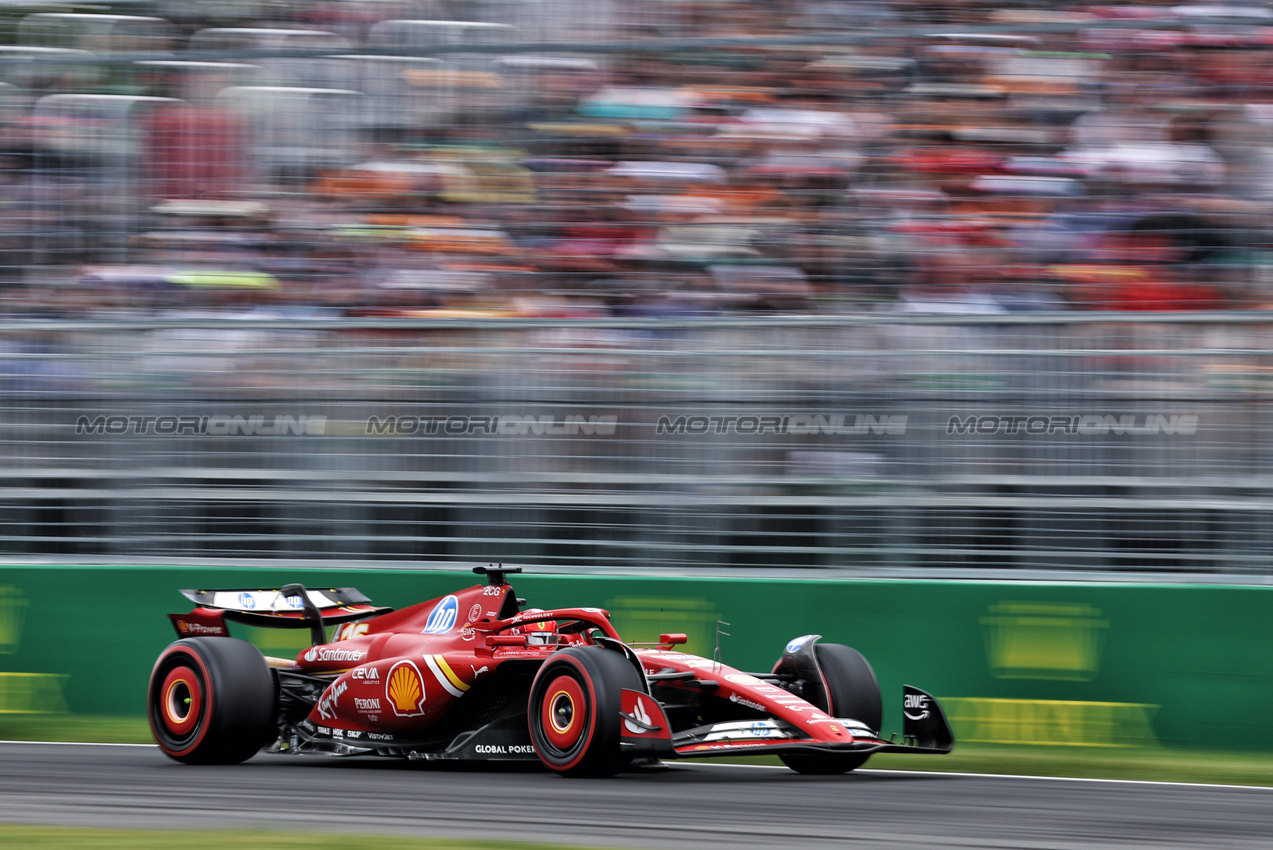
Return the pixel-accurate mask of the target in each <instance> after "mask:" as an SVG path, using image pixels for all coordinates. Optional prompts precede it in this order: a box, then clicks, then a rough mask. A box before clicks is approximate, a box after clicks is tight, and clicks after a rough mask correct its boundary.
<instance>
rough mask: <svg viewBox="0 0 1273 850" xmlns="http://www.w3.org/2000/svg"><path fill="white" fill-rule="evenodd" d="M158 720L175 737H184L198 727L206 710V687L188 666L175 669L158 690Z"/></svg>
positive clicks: (169, 673)
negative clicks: (203, 710)
mask: <svg viewBox="0 0 1273 850" xmlns="http://www.w3.org/2000/svg"><path fill="white" fill-rule="evenodd" d="M158 696H159V706H158V708H159V717H160V720H161V721H162V722H163V725H164V729H165V730H166V731H167V732H168V733H169V734H170V735H172V736H173V737H174V738H178V739H180V738H185V737H186V736H187V735H189V734H190V733H191V732H193V731H194V729H195V727H197V726H198V724H199V715H200V712H201V711H202V709H203V687H202V685H201V683H200V680H199V676H198V674H197V673H195V671H194V670H192V669H191V668H189V667H186V666H184V665H183V666H179V667H174V668H173V669H172V670H170V671H169V672H168V675H167V676H165V677H164V682H163V685H161V686H160V689H159V694H158Z"/></svg>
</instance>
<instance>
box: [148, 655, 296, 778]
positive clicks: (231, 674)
mask: <svg viewBox="0 0 1273 850" xmlns="http://www.w3.org/2000/svg"><path fill="white" fill-rule="evenodd" d="M147 706H148V711H147V713H148V715H149V717H150V731H151V733H152V734H153V735H154V736H155V742H156V743H157V744H159V749H161V750H163V751H164V754H165V755H167V756H168V757H170V758H173V759H176V760H177V761H180V762H185V763H186V764H238V763H239V762H241V761H247V760H248V759H250V758H251V757H252V756H253V755H255V754H256V752H257V751H258V750H259V749H261V747H262V746H263V745H264V744H265V743H266V741H267V738H268V737H269V735H270V733H271V732H272V731H273V727H274V719H275V696H274V679H273V677H272V676H271V675H270V670H269V668H268V667H267V666H266V664H265V659H264V658H262V657H261V652H260V650H258V649H257V648H256V647H255V646H253V645H252V644H250V643H248V642H247V641H243V640H238V639H236V638H223V637H218V638H210V637H196V638H183V639H182V640H179V641H177V642H176V643H174V644H172V645H170V646H169V647H168V648H167V649H165V650H164V651H163V653H162V654H160V656H159V660H158V661H156V662H155V667H154V670H152V671H151V674H150V687H149V690H148V694H147Z"/></svg>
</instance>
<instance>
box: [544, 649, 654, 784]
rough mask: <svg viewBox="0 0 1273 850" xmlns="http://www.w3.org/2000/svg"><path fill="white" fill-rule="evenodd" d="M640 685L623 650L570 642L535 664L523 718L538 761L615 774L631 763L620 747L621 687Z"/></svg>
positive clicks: (555, 767)
mask: <svg viewBox="0 0 1273 850" xmlns="http://www.w3.org/2000/svg"><path fill="white" fill-rule="evenodd" d="M623 688H628V689H630V690H638V691H639V690H641V689H642V688H641V678H640V676H639V675H638V674H637V672H636V668H634V667H633V666H632V664H631V662H629V661H628V659H627V658H625V657H624V656H623V655H622V654H621V653H619V652H616V651H614V650H610V649H604V648H602V647H572V648H571V649H563V650H562V651H561V652H558V653H556V654H554V655H553V656H552V657H551V658H550V659H549V660H548V661H546V662H545V663H544V666H543V667H541V668H539V672H538V673H537V674H536V676H535V681H534V683H533V684H532V685H531V688H530V701H529V703H528V705H527V711H526V714H527V720H528V723H529V725H530V737H531V740H532V741H533V742H534V744H535V752H536V753H538V754H539V760H540V761H542V762H543V763H544V765H545V766H546V767H548V769H549V770H552V771H555V772H557V773H560V774H561V775H562V776H613V775H614V774H616V773H618V772H619V771H620V770H623V769H624V768H625V767H627V766H628V764H629V763H630V762H631V760H632V759H631V757H630V756H625V755H623V753H622V752H621V751H620V749H619V736H620V724H619V710H620V699H621V696H622V695H621V694H620V691H621V690H622V689H623Z"/></svg>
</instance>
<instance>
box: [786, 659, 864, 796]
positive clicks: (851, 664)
mask: <svg viewBox="0 0 1273 850" xmlns="http://www.w3.org/2000/svg"><path fill="white" fill-rule="evenodd" d="M814 652H815V653H816V654H817V656H818V666H819V667H820V668H822V678H823V679H824V680H825V681H826V686H827V687H826V690H827V694H826V696H827V697H829V699H823V698H817V699H813V700H810V702H812V703H813V704H814V705H816V706H818V708H820V709H822V710H823V711H825V712H826V713H827V714H830V715H831V716H832V717H844V718H849V719H852V720H858V721H861V722H862V723H865V724H866V725H867V726H870V727H871V729H872V730H874V731H876V732H878V731H879V730H880V725H881V724H882V723H883V721H884V702H883V701H882V700H881V699H880V683H879V682H878V681H877V680H876V678H875V671H874V670H872V669H871V665H870V664H869V663H867V660H866V659H865V658H863V657H862V654H861V653H860V652H858V651H857V650H856V649H853V648H852V647H848V646H844V645H843V644H838V643H820V644H818V645H817V646H815V647H814ZM870 757H871V754H870V753H788V754H786V755H783V756H781V758H782V762H783V764H785V765H786V766H787V767H789V768H791V769H792V770H794V771H796V772H797V773H808V774H815V775H822V776H828V775H832V774H838V773H848V772H849V771H850V770H853V769H855V768H859V767H861V766H862V765H863V764H865V763H866V760H867V759H869V758H870Z"/></svg>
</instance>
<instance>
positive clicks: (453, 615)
mask: <svg viewBox="0 0 1273 850" xmlns="http://www.w3.org/2000/svg"><path fill="white" fill-rule="evenodd" d="M459 616H460V600H458V599H456V598H455V597H454V596H448V597H446V598H445V599H443V600H442V601H441V602H439V603H438V604H437V607H436V608H434V609H433V612H432V613H430V614H429V619H428V620H427V621H425V624H424V633H425V634H426V635H444V634H446V633H447V632H449V631H451V628H452V627H453V626H454V625H455V621H456V620H457V619H458V618H459Z"/></svg>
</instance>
